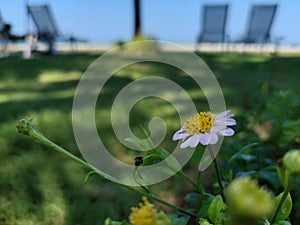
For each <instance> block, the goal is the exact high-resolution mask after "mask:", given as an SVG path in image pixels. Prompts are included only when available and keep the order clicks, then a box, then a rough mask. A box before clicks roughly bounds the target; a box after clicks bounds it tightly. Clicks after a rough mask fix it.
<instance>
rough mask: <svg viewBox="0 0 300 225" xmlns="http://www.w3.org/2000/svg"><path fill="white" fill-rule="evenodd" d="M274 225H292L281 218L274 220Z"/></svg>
mask: <svg viewBox="0 0 300 225" xmlns="http://www.w3.org/2000/svg"><path fill="white" fill-rule="evenodd" d="M274 225H292V224H291V223H290V222H289V221H285V220H281V221H278V222H276V223H275V224H274Z"/></svg>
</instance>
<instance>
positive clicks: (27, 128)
mask: <svg viewBox="0 0 300 225" xmlns="http://www.w3.org/2000/svg"><path fill="white" fill-rule="evenodd" d="M17 129H18V132H19V133H22V134H24V135H27V136H31V137H33V138H34V139H35V140H37V141H39V142H40V143H41V144H44V145H46V146H49V147H50V148H52V149H53V150H55V151H57V152H59V153H61V154H63V155H65V156H67V157H68V158H70V159H72V160H73V161H75V162H77V163H79V164H80V165H82V166H84V167H86V168H87V169H89V170H91V171H95V172H96V173H97V174H98V175H100V176H102V177H104V178H106V179H108V180H111V179H110V178H111V177H110V176H108V175H107V174H105V173H102V172H101V171H99V170H97V169H96V168H94V167H93V166H92V165H90V164H88V163H87V162H85V161H83V160H82V159H80V158H78V157H76V156H75V155H73V154H72V153H70V152H68V151H67V150H65V149H64V148H62V147H60V146H59V145H57V144H55V143H54V142H52V141H50V140H49V139H48V138H46V137H45V136H44V135H43V134H41V133H40V132H38V131H37V130H36V129H35V128H34V125H33V122H32V120H31V119H30V118H25V119H23V120H20V121H19V123H18V125H17ZM119 185H121V186H123V187H125V188H127V189H129V190H131V191H135V192H138V193H139V194H142V195H144V196H146V197H148V198H150V199H153V200H155V201H157V202H159V203H161V204H163V205H166V206H168V207H170V208H172V209H175V210H178V211H180V212H182V213H184V214H186V215H189V216H191V217H196V215H195V214H193V213H191V212H189V211H187V210H185V209H183V208H180V207H178V206H176V205H173V204H171V203H169V202H166V201H165V200H163V199H161V198H159V197H158V196H155V195H153V194H151V193H150V192H144V191H142V190H141V189H138V188H134V187H131V186H127V185H124V184H119Z"/></svg>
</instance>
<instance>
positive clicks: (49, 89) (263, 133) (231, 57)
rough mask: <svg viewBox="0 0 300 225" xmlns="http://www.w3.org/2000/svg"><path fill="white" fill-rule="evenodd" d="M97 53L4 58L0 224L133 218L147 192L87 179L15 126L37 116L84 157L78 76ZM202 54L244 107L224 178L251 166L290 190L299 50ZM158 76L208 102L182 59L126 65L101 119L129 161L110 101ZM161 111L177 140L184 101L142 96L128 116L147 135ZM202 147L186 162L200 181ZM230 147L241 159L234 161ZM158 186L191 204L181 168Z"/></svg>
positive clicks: (224, 156) (107, 92) (106, 138)
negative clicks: (279, 168) (280, 163)
mask: <svg viewBox="0 0 300 225" xmlns="http://www.w3.org/2000/svg"><path fill="white" fill-rule="evenodd" d="M98 56H99V54H95V55H91V54H72V55H55V56H40V57H36V58H32V59H27V60H23V59H20V58H16V57H9V58H3V59H1V60H0V80H1V83H0V108H1V113H0V118H1V119H0V121H1V124H0V193H1V194H0V224H3V225H11V224H18V225H22V224H24V225H25V224H26V225H30V224H43V225H44V224H67V225H68V224H69V225H71V224H72V225H73V224H82V225H91V224H103V223H104V220H105V218H106V217H110V218H112V219H116V220H118V219H126V218H127V216H128V214H129V212H130V207H131V206H134V205H136V204H137V202H138V201H139V200H140V197H141V196H138V195H137V194H135V193H132V192H129V191H127V190H124V189H123V188H120V187H118V185H115V184H113V183H111V182H109V181H106V180H103V179H101V178H100V177H92V178H91V180H90V181H89V182H88V183H86V184H84V183H83V181H84V176H85V174H86V173H87V172H88V171H86V170H85V169H83V168H81V167H80V166H79V165H77V164H75V163H74V162H72V161H70V160H68V159H66V158H64V157H63V156H61V155H59V154H57V153H55V152H51V151H50V150H49V149H47V148H45V147H43V146H41V145H40V144H39V143H35V142H33V141H32V140H31V139H28V138H26V137H23V136H22V135H19V134H17V133H16V129H15V125H16V122H17V120H18V119H21V118H23V117H24V116H25V115H29V116H30V117H32V118H33V119H34V120H35V123H36V126H37V128H38V129H39V130H40V131H41V132H42V133H43V134H44V135H45V136H47V137H48V138H49V139H51V140H53V141H54V142H56V143H57V144H59V145H61V146H62V147H64V148H66V149H69V150H70V151H71V152H72V153H74V154H76V155H77V156H80V152H79V150H78V149H77V146H76V142H75V139H74V137H73V132H72V124H71V110H72V100H73V95H74V93H75V89H76V86H77V83H78V81H79V80H80V77H81V76H82V74H83V73H84V71H85V70H86V69H87V67H88V66H89V65H90V64H91V63H92V62H93V61H94V60H95V59H96V58H97V57H98ZM199 56H200V57H201V58H202V59H203V60H204V61H205V62H206V63H207V64H208V66H209V67H210V68H211V70H212V71H213V73H214V74H215V76H216V78H217V79H218V81H219V83H220V86H221V87H222V90H223V93H224V97H225V100H226V105H227V108H228V109H232V111H233V113H234V114H236V120H237V126H235V128H234V129H235V131H236V135H235V136H233V137H229V138H225V142H224V145H223V147H222V150H221V151H220V155H219V157H218V160H219V161H220V163H221V169H222V171H225V172H224V177H225V178H226V179H227V180H228V181H230V180H232V179H233V178H234V177H236V176H240V175H245V174H247V175H251V176H253V177H256V178H257V179H258V180H259V182H260V184H262V185H266V186H267V187H268V188H269V189H271V190H272V191H274V192H275V193H276V194H277V193H279V192H280V191H282V190H281V189H280V188H281V187H280V184H279V180H278V177H277V175H276V167H275V164H274V163H276V162H277V160H278V159H279V158H280V157H282V156H283V154H284V153H285V152H286V151H287V150H289V149H291V148H296V147H298V148H299V145H300V126H299V123H300V119H299V115H300V112H299V111H300V107H299V106H300V90H299V88H298V86H299V81H300V77H299V73H300V70H299V66H298V65H299V63H300V57H298V56H288V55H278V56H273V55H268V54H240V53H205V54H204V53H201V54H199ZM150 75H158V76H162V77H165V78H168V79H172V80H173V81H175V82H177V83H178V84H180V85H181V86H182V87H183V88H184V89H185V90H187V92H188V93H189V94H190V95H191V96H192V98H193V100H194V102H195V103H196V105H197V107H198V109H199V110H208V106H207V102H206V99H205V97H204V94H203V92H202V91H201V89H199V87H198V86H197V85H196V83H195V82H194V81H193V80H192V79H191V78H190V77H188V76H185V75H184V74H183V72H182V71H180V70H178V69H177V68H174V67H171V66H168V65H164V64H160V63H153V62H147V63H138V64H134V65H131V66H128V67H126V68H124V69H122V70H121V71H119V72H118V73H117V74H115V76H113V77H112V78H110V79H109V81H108V82H107V84H106V85H105V87H104V89H103V91H102V92H101V94H100V95H101V97H102V96H103V98H102V99H105V100H104V101H101V103H100V102H98V104H97V109H96V121H97V128H98V129H99V135H100V136H101V138H102V140H103V142H104V144H105V146H107V147H108V148H109V149H110V151H111V152H112V154H113V155H115V156H116V157H117V158H119V159H121V160H123V161H125V162H127V163H133V162H134V160H133V159H134V157H135V156H136V154H137V153H135V152H134V151H131V150H129V149H126V148H124V147H123V146H122V144H121V143H120V142H119V141H118V140H117V138H116V137H115V136H114V132H113V129H112V126H111V123H110V109H111V106H112V103H113V100H114V97H115V96H116V95H117V94H118V92H119V91H120V90H121V88H122V87H124V86H125V85H126V84H128V83H130V82H131V81H133V80H135V79H138V78H141V77H145V76H150ZM99 76H101V74H99ZM154 116H159V117H162V118H163V119H164V120H165V122H166V124H167V126H168V131H167V135H166V137H165V139H164V141H163V143H162V145H163V147H164V148H166V149H172V148H173V147H174V146H175V145H176V144H177V143H173V142H172V141H171V137H172V135H173V133H174V132H175V131H176V130H177V129H178V128H179V127H180V121H179V118H178V115H177V113H176V110H175V109H174V108H173V107H172V106H171V105H170V104H169V103H167V102H165V101H163V100H162V99H159V98H148V99H145V100H144V101H140V102H138V103H137V104H136V105H135V107H134V108H133V109H132V112H131V115H130V118H131V120H130V124H131V126H132V130H133V132H134V133H135V134H136V135H137V136H140V135H142V133H141V129H140V126H141V125H142V126H143V127H147V126H148V122H149V120H150V119H151V118H153V117H154ZM245 146H246V147H245ZM201 155H202V152H200V151H196V153H195V157H194V158H193V159H192V160H191V162H190V163H189V164H188V165H186V166H185V168H184V170H185V171H186V172H187V173H188V174H189V175H190V176H191V177H192V178H194V179H195V180H196V179H197V174H198V173H197V168H198V167H197V163H198V160H199V159H200V157H201ZM232 155H235V156H234V157H233V159H234V160H228V159H229V158H230V157H232ZM202 176H203V179H204V180H205V186H206V188H207V189H209V190H212V191H216V192H217V189H216V188H215V184H216V181H215V178H214V175H213V171H212V170H211V169H210V168H209V169H208V170H207V171H205V172H204V173H203V174H202ZM299 183H300V182H298V185H299ZM152 188H153V190H154V192H155V193H156V194H157V195H159V196H160V197H162V198H163V199H165V200H167V201H170V202H172V203H175V204H178V205H180V206H183V207H188V203H186V202H184V201H183V199H184V196H185V194H187V193H189V192H191V191H192V190H193V188H192V187H191V186H190V185H189V184H184V185H183V184H182V181H181V179H180V178H177V177H173V178H171V179H169V180H167V181H166V182H164V183H161V184H156V185H153V187H152ZM295 190H297V189H295ZM299 195H300V193H299V192H297V191H295V192H293V193H292V197H293V199H294V202H295V204H294V209H293V212H292V215H291V220H292V224H297V223H299V222H300V215H299V212H300V196H299ZM297 199H298V200H297ZM161 207H163V206H161ZM164 209H165V210H169V209H166V208H164Z"/></svg>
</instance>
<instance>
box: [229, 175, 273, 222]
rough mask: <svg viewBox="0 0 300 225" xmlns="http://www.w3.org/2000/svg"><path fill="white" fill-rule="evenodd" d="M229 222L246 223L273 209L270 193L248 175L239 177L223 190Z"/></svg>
mask: <svg viewBox="0 0 300 225" xmlns="http://www.w3.org/2000/svg"><path fill="white" fill-rule="evenodd" d="M225 195H226V198H227V204H228V210H229V214H230V217H231V221H234V222H231V224H248V223H250V224H251V223H255V221H257V220H259V219H261V218H264V217H266V216H267V215H268V214H270V213H271V212H272V210H273V207H274V206H273V201H272V195H271V194H270V193H269V192H268V191H266V190H265V189H263V188H261V187H259V186H258V184H257V183H256V182H255V181H254V180H251V179H250V178H249V177H239V178H237V179H235V180H234V181H233V182H231V183H230V184H229V186H228V187H227V188H226V190H225Z"/></svg>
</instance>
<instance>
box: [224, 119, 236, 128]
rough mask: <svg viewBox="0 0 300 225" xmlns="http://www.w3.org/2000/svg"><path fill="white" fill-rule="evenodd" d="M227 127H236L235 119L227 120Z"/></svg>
mask: <svg viewBox="0 0 300 225" xmlns="http://www.w3.org/2000/svg"><path fill="white" fill-rule="evenodd" d="M225 123H226V125H227V126H233V125H236V121H235V119H232V118H228V119H226V122H225Z"/></svg>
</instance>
